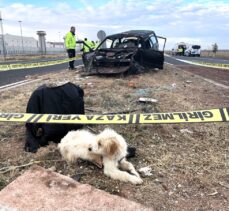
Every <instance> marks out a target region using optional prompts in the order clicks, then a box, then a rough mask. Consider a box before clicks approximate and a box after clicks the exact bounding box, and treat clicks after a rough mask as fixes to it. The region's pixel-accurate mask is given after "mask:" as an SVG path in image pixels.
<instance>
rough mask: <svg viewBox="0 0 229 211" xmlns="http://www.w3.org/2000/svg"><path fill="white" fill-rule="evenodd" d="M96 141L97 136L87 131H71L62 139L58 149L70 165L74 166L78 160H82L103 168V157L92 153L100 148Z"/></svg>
mask: <svg viewBox="0 0 229 211" xmlns="http://www.w3.org/2000/svg"><path fill="white" fill-rule="evenodd" d="M95 139H96V135H94V134H92V133H90V132H89V131H87V130H76V131H70V132H68V133H67V135H66V136H64V137H63V138H62V139H61V142H60V143H59V144H58V148H59V150H60V153H61V155H62V157H63V158H64V159H65V160H66V161H67V162H68V164H72V163H74V162H76V161H77V159H78V158H81V159H83V160H87V161H90V162H92V163H94V164H95V165H97V166H98V167H99V168H102V166H103V165H102V163H103V161H102V157H101V155H97V154H94V153H92V152H91V151H92V150H93V151H94V150H97V147H98V145H97V143H96V142H95ZM95 148H96V149H95Z"/></svg>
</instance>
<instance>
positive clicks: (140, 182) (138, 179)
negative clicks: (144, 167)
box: [131, 177, 143, 185]
mask: <svg viewBox="0 0 229 211" xmlns="http://www.w3.org/2000/svg"><path fill="white" fill-rule="evenodd" d="M131 182H132V183H133V184H135V185H137V184H142V183H143V180H142V179H141V178H140V177H132V178H131Z"/></svg>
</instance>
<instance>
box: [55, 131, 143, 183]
mask: <svg viewBox="0 0 229 211" xmlns="http://www.w3.org/2000/svg"><path fill="white" fill-rule="evenodd" d="M58 148H59V150H60V153H61V155H62V156H63V158H64V159H65V160H66V161H67V162H68V163H72V162H75V161H76V160H77V159H78V158H81V159H84V160H89V161H91V162H93V163H94V164H96V165H97V166H98V167H100V168H101V167H102V165H103V166H104V174H105V175H107V176H109V177H111V178H113V179H118V180H120V181H124V182H131V183H133V184H141V183H142V182H143V181H142V179H141V178H140V176H139V174H138V173H137V171H136V170H135V168H134V166H133V165H132V164H131V163H130V162H128V161H127V160H126V155H127V144H126V141H125V139H124V138H123V137H122V136H121V135H119V134H118V133H116V132H115V131H114V130H112V129H105V130H104V131H103V132H101V133H100V134H98V135H97V136H96V135H94V134H92V133H91V132H89V131H87V130H77V131H71V132H69V133H68V134H67V135H66V136H65V137H64V138H62V140H61V142H60V144H58ZM101 156H102V157H103V159H102V158H101ZM119 168H120V169H121V170H120V169H119ZM122 170H124V171H122Z"/></svg>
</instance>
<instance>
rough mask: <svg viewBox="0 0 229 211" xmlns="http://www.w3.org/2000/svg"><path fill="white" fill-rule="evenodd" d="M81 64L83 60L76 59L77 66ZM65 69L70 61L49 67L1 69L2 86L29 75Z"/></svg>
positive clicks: (0, 80) (0, 81)
mask: <svg viewBox="0 0 229 211" xmlns="http://www.w3.org/2000/svg"><path fill="white" fill-rule="evenodd" d="M50 60H51V59H50ZM50 60H49V61H50ZM39 61H41V60H39ZM42 61H47V59H46V60H42ZM33 62H34V61H33ZM36 62H38V60H36ZM17 63H22V62H17ZM30 63H32V62H30ZM81 64H82V60H76V61H75V66H77V65H81ZM64 69H66V71H68V63H64V64H58V65H52V66H47V67H37V68H30V69H17V70H8V71H0V86H3V85H6V84H10V83H15V82H18V81H22V80H25V79H26V76H28V75H36V74H45V73H50V72H58V71H60V70H64Z"/></svg>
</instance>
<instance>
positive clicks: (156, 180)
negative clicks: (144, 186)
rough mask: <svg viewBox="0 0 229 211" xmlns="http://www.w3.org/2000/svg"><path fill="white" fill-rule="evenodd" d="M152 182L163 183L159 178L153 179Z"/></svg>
mask: <svg viewBox="0 0 229 211" xmlns="http://www.w3.org/2000/svg"><path fill="white" fill-rule="evenodd" d="M154 182H155V183H157V184H161V183H163V182H162V181H161V180H159V179H155V180H154Z"/></svg>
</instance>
